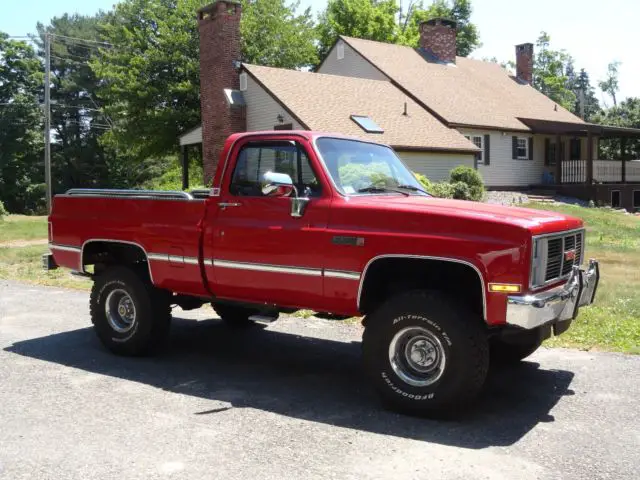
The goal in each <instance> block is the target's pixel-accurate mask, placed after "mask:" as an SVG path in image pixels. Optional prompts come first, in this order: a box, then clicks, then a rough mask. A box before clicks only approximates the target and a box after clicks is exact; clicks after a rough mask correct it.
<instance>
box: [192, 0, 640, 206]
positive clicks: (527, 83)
mask: <svg viewBox="0 0 640 480" xmlns="http://www.w3.org/2000/svg"><path fill="white" fill-rule="evenodd" d="M241 14H242V8H241V6H240V5H239V4H238V3H237V2H235V1H232V0H219V1H217V2H215V3H214V4H212V5H209V6H207V7H204V8H202V9H201V10H199V12H198V22H199V30H200V77H201V105H202V119H203V121H202V126H201V127H199V128H197V129H195V130H193V131H190V132H186V133H185V134H184V135H183V136H182V137H181V138H180V143H181V145H182V146H183V152H184V156H185V159H186V158H187V157H186V152H187V146H188V145H194V144H196V145H197V144H199V143H200V142H202V146H203V158H204V170H205V177H206V178H211V176H212V175H213V172H214V169H215V164H216V162H217V159H218V154H219V151H220V149H221V148H222V145H223V142H224V139H225V138H226V137H227V136H228V135H229V134H231V133H234V132H237V131H256V130H272V129H308V130H323V131H334V132H337V133H341V134H347V135H353V136H357V137H360V138H364V139H372V140H375V141H379V142H384V143H387V144H389V145H391V146H392V147H393V148H394V150H395V151H396V152H397V153H398V155H399V156H400V157H401V158H402V159H403V160H404V161H405V163H406V164H407V165H408V166H409V167H410V168H411V169H412V170H413V171H415V172H418V173H422V174H424V175H426V176H427V177H429V178H430V179H431V180H433V181H440V180H446V179H447V178H448V176H449V172H450V171H451V169H452V168H454V167H455V166H457V165H468V166H471V167H474V168H477V169H478V170H479V171H480V172H481V174H482V176H483V178H484V180H485V183H486V185H487V186H488V187H489V188H494V189H499V188H503V189H513V188H527V187H530V186H536V185H537V186H539V185H542V184H546V185H548V186H547V188H551V187H552V188H553V189H555V190H557V191H561V192H563V193H566V194H570V195H574V196H578V197H582V198H588V199H594V200H598V201H600V202H602V203H608V204H613V205H614V206H625V207H627V208H640V162H629V161H628V160H629V159H627V158H623V159H621V160H620V161H616V162H611V161H602V160H597V159H596V157H597V151H598V145H599V140H600V139H601V138H610V137H615V138H620V139H621V142H622V144H623V145H624V139H625V138H628V137H635V138H638V137H640V130H634V129H623V128H616V127H605V126H601V125H593V124H589V123H586V122H584V121H583V120H582V119H581V118H579V117H577V116H575V115H573V114H572V113H571V112H569V111H567V110H565V109H564V108H562V107H561V106H560V105H558V104H556V103H555V102H554V101H552V100H551V99H549V98H548V97H546V96H544V95H543V94H541V93H540V92H538V91H537V90H535V89H534V88H532V87H531V82H532V79H533V55H534V51H533V45H532V44H530V43H526V44H522V45H518V46H516V75H515V76H514V75H511V74H510V73H509V72H507V71H506V70H505V69H504V68H502V67H501V66H500V65H498V64H495V63H491V62H483V61H479V60H473V59H469V58H464V57H458V56H456V25H455V22H453V21H450V20H446V19H432V20H429V21H426V22H424V23H423V24H422V25H421V27H420V31H421V36H420V44H419V45H418V46H417V48H411V47H406V46H400V45H394V44H386V43H381V42H374V41H370V40H362V39H357V38H350V37H344V36H342V37H340V38H339V39H338V41H337V42H336V43H335V45H334V46H333V48H332V49H331V50H330V52H329V53H328V55H327V57H326V58H325V59H324V61H323V62H322V63H321V65H320V66H319V67H318V68H317V70H316V71H315V72H301V71H294V70H286V69H276V68H267V67H260V66H255V65H247V64H242V63H240V62H238V59H239V58H240V36H239V35H240V34H239V28H240V18H241ZM623 157H625V155H624V147H623Z"/></svg>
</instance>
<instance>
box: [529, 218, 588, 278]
mask: <svg viewBox="0 0 640 480" xmlns="http://www.w3.org/2000/svg"><path fill="white" fill-rule="evenodd" d="M534 243H535V245H534V248H535V252H534V256H533V262H532V275H531V286H532V287H539V286H542V285H545V284H547V283H550V282H553V281H555V280H559V279H561V278H565V277H566V276H568V275H569V274H570V273H571V271H572V270H573V267H574V265H580V264H582V256H583V251H584V231H583V230H580V231H577V232H576V231H574V232H571V233H568V234H558V235H551V236H548V237H541V238H538V239H535V242H534Z"/></svg>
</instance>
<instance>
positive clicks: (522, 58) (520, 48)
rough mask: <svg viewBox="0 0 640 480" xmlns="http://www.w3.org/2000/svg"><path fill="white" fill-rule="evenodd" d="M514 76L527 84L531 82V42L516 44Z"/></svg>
mask: <svg viewBox="0 0 640 480" xmlns="http://www.w3.org/2000/svg"><path fill="white" fill-rule="evenodd" d="M516 77H518V78H519V79H520V80H522V81H523V82H527V83H528V84H529V85H531V84H532V83H533V44H532V43H523V44H522V45H516Z"/></svg>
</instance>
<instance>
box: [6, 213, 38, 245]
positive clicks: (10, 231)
mask: <svg viewBox="0 0 640 480" xmlns="http://www.w3.org/2000/svg"><path fill="white" fill-rule="evenodd" d="M46 238H47V217H27V216H25V215H9V216H7V217H4V218H3V219H0V244H3V243H6V242H12V241H15V240H35V239H46Z"/></svg>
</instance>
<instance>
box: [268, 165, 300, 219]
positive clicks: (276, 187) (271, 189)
mask: <svg viewBox="0 0 640 480" xmlns="http://www.w3.org/2000/svg"><path fill="white" fill-rule="evenodd" d="M291 192H293V194H294V196H293V198H291V216H292V217H294V218H300V217H302V216H303V215H304V211H305V210H306V209H307V205H308V203H309V199H308V198H306V197H299V196H298V189H297V188H296V186H295V185H294V184H293V180H291V177H290V176H289V175H287V174H286V173H276V172H267V173H265V174H264V176H263V177H262V194H263V195H265V196H267V197H288V196H289V195H291Z"/></svg>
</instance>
